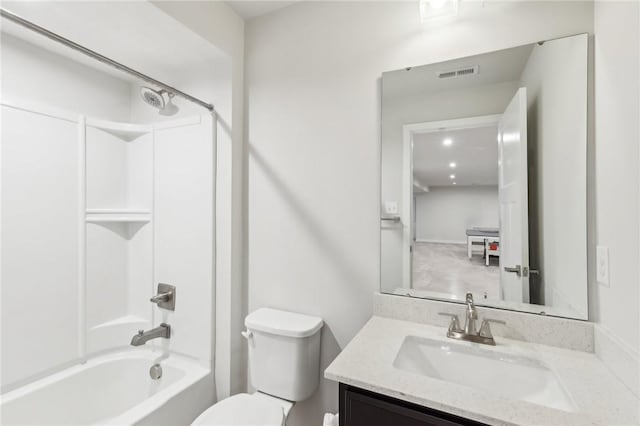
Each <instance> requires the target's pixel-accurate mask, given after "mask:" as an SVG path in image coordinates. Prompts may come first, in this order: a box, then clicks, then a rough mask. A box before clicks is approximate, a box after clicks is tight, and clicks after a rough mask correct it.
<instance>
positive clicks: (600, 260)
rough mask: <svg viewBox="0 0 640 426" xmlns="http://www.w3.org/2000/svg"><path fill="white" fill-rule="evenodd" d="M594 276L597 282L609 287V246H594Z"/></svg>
mask: <svg viewBox="0 0 640 426" xmlns="http://www.w3.org/2000/svg"><path fill="white" fill-rule="evenodd" d="M596 277H597V280H598V284H600V285H603V286H605V287H609V247H605V246H598V247H597V248H596Z"/></svg>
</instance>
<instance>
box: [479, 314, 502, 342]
mask: <svg viewBox="0 0 640 426" xmlns="http://www.w3.org/2000/svg"><path fill="white" fill-rule="evenodd" d="M492 322H493V323H496V324H506V322H504V321H501V320H494V319H490V318H484V319H483V320H482V323H481V324H480V331H478V335H479V336H482V337H489V338H493V334H491V323H492Z"/></svg>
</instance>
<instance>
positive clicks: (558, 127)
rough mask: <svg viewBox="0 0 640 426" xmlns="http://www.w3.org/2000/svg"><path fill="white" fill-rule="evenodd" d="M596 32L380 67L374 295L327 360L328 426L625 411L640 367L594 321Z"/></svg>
mask: <svg viewBox="0 0 640 426" xmlns="http://www.w3.org/2000/svg"><path fill="white" fill-rule="evenodd" d="M592 41H593V40H592V39H590V36H589V35H587V34H577V35H574V36H569V37H563V38H558V39H553V40H543V41H540V42H537V43H530V44H527V45H522V46H515V47H511V48H508V49H504V50H499V51H495V52H488V53H483V54H479V55H475V56H469V57H463V58H455V59H451V60H448V61H445V62H440V63H433V64H427V65H419V66H407V67H405V68H402V69H398V70H394V71H388V72H384V73H383V74H382V78H381V87H382V89H381V120H380V123H381V129H380V145H381V147H380V148H381V149H380V151H381V157H380V158H381V165H380V175H381V179H380V245H381V255H380V259H381V268H380V293H378V294H376V295H375V298H374V307H373V317H372V318H371V319H370V320H369V321H368V322H367V323H366V325H365V326H364V327H363V328H362V330H360V332H359V333H358V334H357V335H356V336H355V338H354V339H353V340H352V341H351V342H350V343H349V344H348V345H347V346H346V348H345V349H344V350H343V351H342V353H341V354H340V355H339V356H338V357H337V358H336V359H335V360H334V361H333V362H332V363H331V365H330V366H329V367H328V368H327V369H326V370H325V377H326V378H327V379H331V380H334V381H336V382H339V383H340V386H339V389H340V390H339V393H340V397H339V408H340V426H364V425H366V426H375V425H393V426H403V425H412V426H414V425H415V426H417V425H473V424H489V425H562V426H569V425H631V424H638V407H639V405H640V404H639V401H638V398H637V396H636V395H637V389H636V390H635V391H633V390H632V389H634V387H635V386H637V383H636V384H635V385H634V383H633V382H634V379H633V378H634V377H637V375H638V373H637V371H638V366H637V365H634V362H633V361H628V362H627V363H626V364H623V365H624V367H620V366H619V365H620V364H619V363H616V362H612V361H611V358H609V360H608V361H607V364H605V363H603V362H602V361H601V359H603V357H602V356H601V354H602V353H603V352H602V341H603V340H602V339H600V340H598V336H600V335H601V334H602V329H600V328H597V327H596V324H594V323H592V322H589V300H588V293H589V292H588V288H587V287H588V285H587V283H588V276H587V275H588V274H587V270H588V263H589V262H588V256H587V252H588V247H589V246H590V245H593V242H589V241H588V238H587V235H588V232H587V174H588V171H587V168H588V163H587V151H588V150H587V145H588V138H587V133H588V132H587V129H588V128H589V120H590V119H589V114H588V104H589V93H588V92H589V91H588V86H589V80H590V73H591V71H590V70H589V68H590V65H589V64H590V61H589V44H590V43H592ZM591 250H592V251H593V252H594V253H595V251H596V250H595V247H593V246H591ZM600 254H601V251H600V250H598V256H600ZM591 262H595V263H597V265H598V267H603V265H604V269H605V270H606V269H607V268H608V267H607V263H606V262H607V257H606V253H605V255H604V256H603V257H602V258H600V257H599V258H598V261H597V262H596V261H595V260H594V259H591ZM596 275H598V274H596ZM605 275H606V274H600V275H598V277H601V276H605ZM603 279H606V276H605V278H599V280H600V281H602V280H603ZM593 285H598V284H597V283H593ZM603 285H607V283H606V282H604V283H603ZM596 331H597V332H596ZM598 333H600V334H598ZM596 341H598V342H599V343H598V345H596ZM610 347H611V346H610ZM598 350H600V352H598ZM596 352H598V354H599V355H598V356H596ZM622 352H623V350H622V349H621V347H616V348H614V349H608V350H605V351H604V353H608V354H612V353H613V354H621V353H622ZM618 359H622V358H618ZM629 359H630V360H631V359H633V356H630V357H629ZM635 364H637V362H636V363H635ZM612 365H615V367H613V368H612ZM610 368H611V370H610ZM613 370H617V371H616V375H615V376H614V374H613V373H612V371H613ZM634 392H635V394H634Z"/></svg>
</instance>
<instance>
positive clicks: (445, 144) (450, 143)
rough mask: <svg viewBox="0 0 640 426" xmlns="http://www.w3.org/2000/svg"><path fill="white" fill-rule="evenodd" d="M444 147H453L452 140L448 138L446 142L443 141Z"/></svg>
mask: <svg viewBox="0 0 640 426" xmlns="http://www.w3.org/2000/svg"><path fill="white" fill-rule="evenodd" d="M442 145H444V146H451V145H453V141H452V140H451V138H446V139H445V140H443V141H442Z"/></svg>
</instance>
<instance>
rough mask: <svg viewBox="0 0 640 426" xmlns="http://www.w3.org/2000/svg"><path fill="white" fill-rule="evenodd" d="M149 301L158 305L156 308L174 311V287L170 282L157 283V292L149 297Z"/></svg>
mask: <svg viewBox="0 0 640 426" xmlns="http://www.w3.org/2000/svg"><path fill="white" fill-rule="evenodd" d="M149 301H150V302H151V303H155V304H156V305H158V308H163V309H168V310H170V311H175V309H176V287H175V286H173V285H171V284H163V283H160V284H158V294H156V295H155V296H153V297H152V298H151V299H149Z"/></svg>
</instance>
